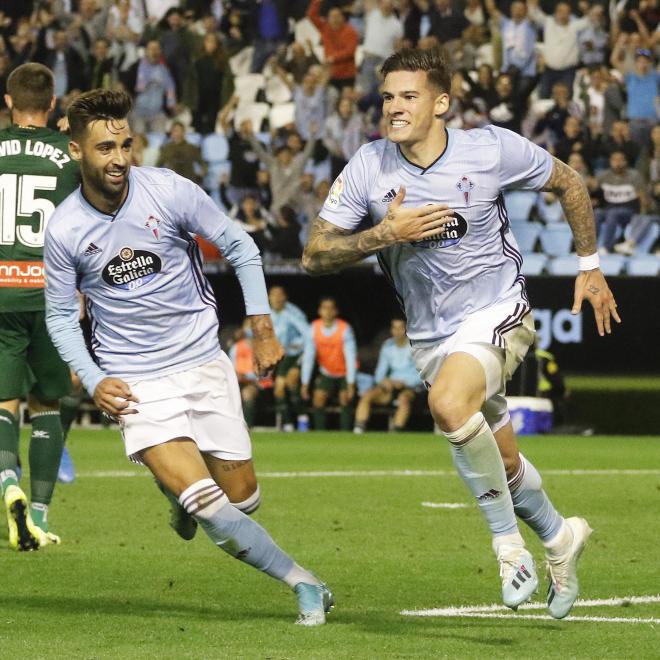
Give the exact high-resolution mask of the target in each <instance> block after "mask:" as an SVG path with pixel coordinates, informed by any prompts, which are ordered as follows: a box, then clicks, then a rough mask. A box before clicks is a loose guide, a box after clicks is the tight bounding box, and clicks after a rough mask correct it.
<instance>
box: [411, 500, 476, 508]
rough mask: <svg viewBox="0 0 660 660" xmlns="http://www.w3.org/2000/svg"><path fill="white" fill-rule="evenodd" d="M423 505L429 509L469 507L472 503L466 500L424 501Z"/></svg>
mask: <svg viewBox="0 0 660 660" xmlns="http://www.w3.org/2000/svg"><path fill="white" fill-rule="evenodd" d="M422 506H425V507H427V508H429V509H467V508H468V507H469V506H470V505H469V504H465V502H422Z"/></svg>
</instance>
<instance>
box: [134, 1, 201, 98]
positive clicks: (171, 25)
mask: <svg viewBox="0 0 660 660" xmlns="http://www.w3.org/2000/svg"><path fill="white" fill-rule="evenodd" d="M145 38H146V39H147V40H150V39H157V40H158V41H159V43H160V48H161V52H162V57H163V59H164V60H165V65H166V66H167V68H168V70H169V72H170V74H171V76H172V78H173V79H174V83H175V85H176V96H177V98H178V99H182V100H186V101H187V103H186V105H190V102H188V101H190V97H191V94H192V90H191V79H192V72H193V53H194V52H195V46H196V44H195V36H194V35H193V33H192V32H191V31H190V30H188V27H187V25H186V22H185V19H184V16H183V13H182V12H181V10H180V9H179V8H178V7H170V9H168V10H167V12H166V13H165V16H164V17H163V18H162V20H161V21H160V22H159V23H158V25H157V26H156V28H149V29H147V31H146V34H145Z"/></svg>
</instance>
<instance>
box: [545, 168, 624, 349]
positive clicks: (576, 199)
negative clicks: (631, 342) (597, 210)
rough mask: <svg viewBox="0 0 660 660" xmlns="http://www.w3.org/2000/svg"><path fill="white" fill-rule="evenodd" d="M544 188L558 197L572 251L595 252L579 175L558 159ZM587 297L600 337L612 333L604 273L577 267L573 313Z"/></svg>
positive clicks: (592, 226)
mask: <svg viewBox="0 0 660 660" xmlns="http://www.w3.org/2000/svg"><path fill="white" fill-rule="evenodd" d="M553 161H554V165H553V168H552V174H551V175H550V178H549V179H548V182H547V183H546V184H545V186H544V187H543V189H544V190H547V191H549V192H553V193H555V194H556V195H557V197H559V200H560V202H561V205H562V208H563V209H564V214H565V215H566V219H567V220H568V224H569V225H570V226H571V230H572V231H573V239H574V242H575V251H576V252H577V254H578V256H579V257H588V256H590V255H593V254H596V251H597V245H596V223H595V222H594V214H593V209H592V208H591V200H590V199H589V192H588V191H587V187H586V186H585V184H584V182H583V181H582V178H581V177H580V175H579V174H578V173H577V172H576V171H575V170H574V169H573V168H571V167H569V166H568V165H566V164H565V163H562V162H561V161H560V160H558V159H557V158H554V159H553ZM584 299H586V300H588V301H589V302H590V303H591V305H592V307H593V308H594V315H595V317H596V326H597V327H598V334H599V335H601V337H602V336H603V335H604V334H605V333H607V334H610V333H611V332H612V319H614V320H615V321H616V322H617V323H621V319H620V318H619V314H618V313H617V311H616V301H615V300H614V296H613V295H612V292H611V291H610V288H609V286H608V285H607V282H606V281H605V276H604V275H603V273H602V272H601V271H600V269H599V268H593V269H591V270H580V272H579V273H578V276H577V279H576V280H575V297H574V301H573V308H572V310H571V311H572V313H573V314H578V313H579V311H580V309H581V307H582V301H583V300H584Z"/></svg>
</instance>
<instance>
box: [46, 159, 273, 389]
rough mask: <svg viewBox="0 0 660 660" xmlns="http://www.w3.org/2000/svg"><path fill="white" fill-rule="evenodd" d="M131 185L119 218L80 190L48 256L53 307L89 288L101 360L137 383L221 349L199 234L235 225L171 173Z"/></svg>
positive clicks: (138, 173)
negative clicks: (94, 205)
mask: <svg viewBox="0 0 660 660" xmlns="http://www.w3.org/2000/svg"><path fill="white" fill-rule="evenodd" d="M128 185H129V189H128V196H127V198H126V200H125V202H124V204H122V206H121V207H120V208H119V209H118V210H117V211H116V213H115V214H114V215H106V214H104V213H102V212H100V211H98V210H97V209H95V208H94V207H93V206H91V205H90V204H89V203H88V202H87V200H86V199H85V197H84V195H83V194H82V191H81V189H80V188H79V189H78V190H77V191H76V192H74V193H72V194H71V195H70V196H69V197H68V198H67V199H66V200H65V201H64V202H63V203H62V204H61V205H60V206H59V207H58V208H57V209H56V211H55V212H54V213H53V215H52V217H51V219H50V222H49V223H48V227H47V231H46V240H45V254H44V260H45V266H46V282H47V284H46V300H47V305H48V306H49V307H50V308H55V309H56V308H57V307H58V306H61V307H66V306H68V307H70V304H71V296H75V289H76V288H77V289H78V290H79V291H80V292H81V293H83V294H84V295H85V298H86V306H87V314H88V317H89V320H90V323H91V331H92V336H91V347H92V349H93V353H94V357H95V359H96V361H97V363H98V365H99V366H100V368H101V369H102V370H103V372H104V373H106V374H108V375H112V376H115V377H119V378H123V379H126V380H128V381H129V382H135V381H136V380H141V379H144V378H154V377H158V376H162V375H166V374H169V373H175V372H177V371H183V370H187V369H190V368H192V367H194V366H197V365H200V364H203V363H205V362H208V361H209V360H212V359H214V358H215V357H216V356H218V355H219V354H220V344H219V341H218V315H217V309H216V302H215V298H214V295H213V290H212V289H211V286H210V284H209V282H208V281H207V279H206V278H205V276H204V275H203V273H202V264H201V259H200V255H199V251H198V249H197V244H196V242H195V240H194V238H193V237H192V236H191V234H199V235H200V236H202V237H204V238H206V239H207V240H210V241H213V242H217V241H218V240H220V237H221V236H223V235H224V234H229V233H230V232H229V230H228V223H230V222H231V221H230V220H229V219H228V218H227V216H226V215H225V214H223V213H222V212H220V211H219V209H218V208H217V207H216V206H215V204H214V203H213V201H212V200H211V198H210V197H209V196H208V195H207V194H206V193H205V192H204V191H203V190H202V189H201V188H199V186H197V185H195V184H194V183H192V182H191V181H189V180H188V179H184V178H183V177H180V176H178V175H177V174H175V173H174V172H172V171H170V170H165V169H156V168H149V167H132V168H131V170H130V173H129V184H128ZM257 254H258V253H257ZM262 288H263V298H264V300H265V287H263V286H262ZM246 306H247V307H248V309H247V312H248V314H267V313H268V312H269V308H268V307H267V304H266V305H261V306H254V305H253V308H252V309H250V304H249V301H248V300H246Z"/></svg>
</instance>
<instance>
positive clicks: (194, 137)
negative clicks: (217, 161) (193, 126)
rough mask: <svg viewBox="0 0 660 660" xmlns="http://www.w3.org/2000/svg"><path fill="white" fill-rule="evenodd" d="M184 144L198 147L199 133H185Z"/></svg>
mask: <svg viewBox="0 0 660 660" xmlns="http://www.w3.org/2000/svg"><path fill="white" fill-rule="evenodd" d="M186 142H188V143H189V144H194V145H195V146H196V147H199V145H200V144H202V135H201V133H197V132H196V131H190V133H186Z"/></svg>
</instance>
